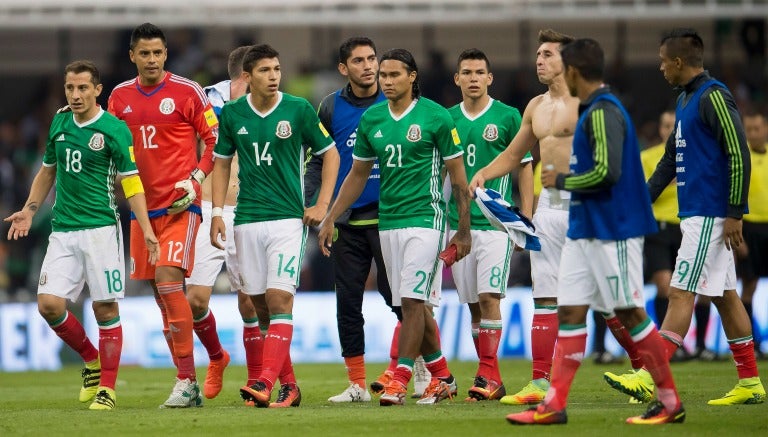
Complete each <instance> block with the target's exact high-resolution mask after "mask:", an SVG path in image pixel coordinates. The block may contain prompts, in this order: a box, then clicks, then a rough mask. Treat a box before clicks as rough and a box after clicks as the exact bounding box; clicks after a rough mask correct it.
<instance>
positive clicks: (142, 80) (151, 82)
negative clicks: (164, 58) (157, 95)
mask: <svg viewBox="0 0 768 437" xmlns="http://www.w3.org/2000/svg"><path fill="white" fill-rule="evenodd" d="M163 80H165V70H163V71H161V72H160V75H159V76H158V78H157V79H147V78H146V77H143V76H141V75H139V85H141V86H143V87H153V86H157V85H160V83H161V82H162V81H163Z"/></svg>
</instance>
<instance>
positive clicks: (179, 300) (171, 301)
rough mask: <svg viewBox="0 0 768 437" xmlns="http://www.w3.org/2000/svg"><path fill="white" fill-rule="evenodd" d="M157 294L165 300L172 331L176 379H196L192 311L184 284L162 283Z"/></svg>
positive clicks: (164, 303)
mask: <svg viewBox="0 0 768 437" xmlns="http://www.w3.org/2000/svg"><path fill="white" fill-rule="evenodd" d="M157 292H158V294H159V295H160V299H162V300H163V305H164V306H165V311H166V313H167V314H168V329H170V331H171V340H172V341H173V353H174V356H176V362H177V363H178V372H177V375H176V377H177V378H179V379H187V378H188V379H190V380H192V381H194V380H195V379H196V377H195V358H194V355H193V354H192V353H193V342H192V309H191V308H190V307H189V302H188V301H187V297H186V296H184V283H183V282H181V281H179V282H162V283H158V284H157Z"/></svg>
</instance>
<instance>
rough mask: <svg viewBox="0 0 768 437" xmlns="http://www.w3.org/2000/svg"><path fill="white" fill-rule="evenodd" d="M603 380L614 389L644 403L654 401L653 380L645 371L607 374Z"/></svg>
mask: <svg viewBox="0 0 768 437" xmlns="http://www.w3.org/2000/svg"><path fill="white" fill-rule="evenodd" d="M603 379H605V382H607V383H608V385H610V386H611V387H613V388H614V389H616V390H618V391H620V392H622V393H624V394H627V395H630V396H632V397H633V398H635V399H637V400H638V401H640V402H642V403H646V402H650V401H651V399H653V391H654V384H653V379H652V378H651V374H650V373H648V371H647V370H645V369H640V370H637V371H635V370H632V371H630V372H629V373H625V374H623V375H616V374H615V373H611V372H605V373H604V374H603Z"/></svg>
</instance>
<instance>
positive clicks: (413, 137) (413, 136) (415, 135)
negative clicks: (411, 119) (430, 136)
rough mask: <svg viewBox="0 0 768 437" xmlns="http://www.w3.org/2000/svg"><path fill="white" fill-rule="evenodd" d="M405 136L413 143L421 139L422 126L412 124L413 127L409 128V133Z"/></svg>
mask: <svg viewBox="0 0 768 437" xmlns="http://www.w3.org/2000/svg"><path fill="white" fill-rule="evenodd" d="M405 138H406V139H407V140H408V141H410V142H412V143H415V142H418V141H421V126H419V125H418V124H412V125H411V127H409V128H408V133H407V134H406V135H405Z"/></svg>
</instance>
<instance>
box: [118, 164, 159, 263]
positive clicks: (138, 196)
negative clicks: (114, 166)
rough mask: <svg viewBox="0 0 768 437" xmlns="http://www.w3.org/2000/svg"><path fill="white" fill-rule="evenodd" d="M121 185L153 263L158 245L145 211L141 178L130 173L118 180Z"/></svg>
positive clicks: (157, 252) (155, 259)
mask: <svg viewBox="0 0 768 437" xmlns="http://www.w3.org/2000/svg"><path fill="white" fill-rule="evenodd" d="M120 182H121V183H122V185H123V192H124V193H125V199H126V200H127V201H128V205H129V206H130V207H131V211H133V215H134V216H135V217H136V222H137V223H138V224H139V227H140V228H141V232H142V233H143V234H144V242H145V243H146V245H147V250H148V251H149V262H150V264H155V263H156V262H157V258H158V257H159V256H160V247H159V244H158V242H157V237H156V236H155V231H154V230H152V224H151V223H150V221H149V215H148V212H147V199H146V197H145V196H144V185H142V183H141V178H139V175H138V174H132V175H130V176H126V177H124V178H122V179H121V180H120Z"/></svg>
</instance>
